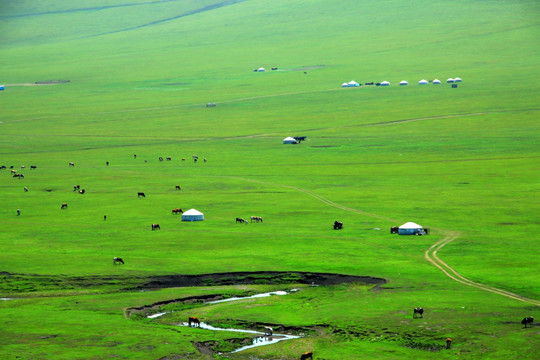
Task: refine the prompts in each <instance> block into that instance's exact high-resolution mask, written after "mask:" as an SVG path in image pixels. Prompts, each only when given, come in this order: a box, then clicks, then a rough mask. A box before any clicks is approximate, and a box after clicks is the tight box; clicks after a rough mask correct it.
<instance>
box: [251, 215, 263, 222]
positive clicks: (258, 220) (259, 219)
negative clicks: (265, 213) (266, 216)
mask: <svg viewBox="0 0 540 360" xmlns="http://www.w3.org/2000/svg"><path fill="white" fill-rule="evenodd" d="M253 221H255V222H263V219H262V217H260V216H252V217H251V222H253Z"/></svg>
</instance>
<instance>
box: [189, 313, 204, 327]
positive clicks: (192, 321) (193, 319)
mask: <svg viewBox="0 0 540 360" xmlns="http://www.w3.org/2000/svg"><path fill="white" fill-rule="evenodd" d="M191 324H193V325H195V326H197V327H200V326H201V321H200V320H199V319H197V318H196V317H195V316H190V317H189V319H188V325H189V327H191Z"/></svg>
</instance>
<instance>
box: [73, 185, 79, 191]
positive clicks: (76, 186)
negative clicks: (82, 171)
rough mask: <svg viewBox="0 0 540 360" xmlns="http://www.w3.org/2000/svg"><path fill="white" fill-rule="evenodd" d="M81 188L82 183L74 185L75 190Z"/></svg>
mask: <svg viewBox="0 0 540 360" xmlns="http://www.w3.org/2000/svg"><path fill="white" fill-rule="evenodd" d="M80 189H81V185H73V191H77V190H80Z"/></svg>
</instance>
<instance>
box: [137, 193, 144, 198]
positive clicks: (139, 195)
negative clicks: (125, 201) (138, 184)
mask: <svg viewBox="0 0 540 360" xmlns="http://www.w3.org/2000/svg"><path fill="white" fill-rule="evenodd" d="M137 197H146V195H144V193H143V192H138V193H137Z"/></svg>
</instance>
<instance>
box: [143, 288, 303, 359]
mask: <svg viewBox="0 0 540 360" xmlns="http://www.w3.org/2000/svg"><path fill="white" fill-rule="evenodd" d="M295 291H298V289H292V290H290V291H288V292H287V291H272V292H267V293H261V294H255V295H252V296H244V297H231V298H228V299H223V300H215V301H209V302H208V303H207V304H219V303H224V302H231V301H238V300H246V299H256V298H262V297H268V296H272V295H278V296H283V295H287V294H290V293H292V292H295ZM168 313H170V311H165V312H161V313H157V314H153V315H148V316H147V318H148V319H155V318H158V317H160V316H163V315H165V314H168ZM179 326H189V324H188V323H187V322H184V323H182V324H181V325H179ZM199 327H200V328H201V329H205V330H212V331H230V332H237V333H245V334H257V335H260V336H256V337H254V338H253V343H252V344H251V345H246V346H242V347H241V348H238V349H236V350H234V351H232V353H237V352H240V351H243V350H247V349H251V348H254V347H258V346H264V345H271V344H275V343H278V342H280V341H283V340H291V339H298V338H300V336H297V335H288V334H273V335H271V336H269V335H266V334H265V333H264V332H261V331H255V330H249V329H224V328H218V327H214V326H212V325H209V324H206V323H204V322H201V324H200V326H199Z"/></svg>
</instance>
